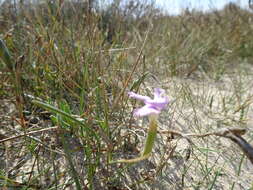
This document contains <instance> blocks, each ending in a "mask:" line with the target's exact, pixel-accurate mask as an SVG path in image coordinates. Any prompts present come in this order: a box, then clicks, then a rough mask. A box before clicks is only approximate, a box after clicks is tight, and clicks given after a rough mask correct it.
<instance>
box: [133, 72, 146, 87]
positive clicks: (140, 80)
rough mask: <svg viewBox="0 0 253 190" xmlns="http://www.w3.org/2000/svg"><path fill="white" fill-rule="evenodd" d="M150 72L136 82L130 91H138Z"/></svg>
mask: <svg viewBox="0 0 253 190" xmlns="http://www.w3.org/2000/svg"><path fill="white" fill-rule="evenodd" d="M148 74H149V72H146V73H144V74H143V75H142V76H141V77H140V78H139V79H137V80H135V81H134V83H133V85H132V86H131V88H130V91H132V90H134V89H137V88H139V87H140V85H141V83H143V81H144V80H145V78H146V77H147V76H148Z"/></svg>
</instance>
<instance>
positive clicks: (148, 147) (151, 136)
mask: <svg viewBox="0 0 253 190" xmlns="http://www.w3.org/2000/svg"><path fill="white" fill-rule="evenodd" d="M149 119H150V123H149V129H148V136H147V139H146V143H145V147H144V150H143V153H142V156H145V155H147V154H150V153H151V152H152V149H153V146H154V143H155V139H156V135H157V119H156V117H154V116H153V115H152V116H150V118H149Z"/></svg>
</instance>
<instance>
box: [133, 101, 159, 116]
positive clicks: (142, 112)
mask: <svg viewBox="0 0 253 190" xmlns="http://www.w3.org/2000/svg"><path fill="white" fill-rule="evenodd" d="M159 113H160V110H157V109H156V108H154V107H152V106H151V105H148V104H147V105H145V106H143V107H141V108H139V109H135V110H134V116H135V117H143V116H146V115H150V114H159Z"/></svg>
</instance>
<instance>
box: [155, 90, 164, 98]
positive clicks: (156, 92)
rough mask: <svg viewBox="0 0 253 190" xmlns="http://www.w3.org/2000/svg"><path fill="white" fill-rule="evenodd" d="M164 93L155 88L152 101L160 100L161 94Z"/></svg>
mask: <svg viewBox="0 0 253 190" xmlns="http://www.w3.org/2000/svg"><path fill="white" fill-rule="evenodd" d="M164 93H165V90H163V89H161V88H155V89H154V99H157V98H160V97H161V95H162V94H164Z"/></svg>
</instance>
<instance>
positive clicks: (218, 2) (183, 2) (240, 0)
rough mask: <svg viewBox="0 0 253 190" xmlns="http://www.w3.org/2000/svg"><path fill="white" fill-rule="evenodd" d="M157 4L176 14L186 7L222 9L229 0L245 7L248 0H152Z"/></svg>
mask: <svg viewBox="0 0 253 190" xmlns="http://www.w3.org/2000/svg"><path fill="white" fill-rule="evenodd" d="M154 1H155V3H156V4H157V5H158V6H161V7H162V8H163V9H164V11H166V12H169V13H170V14H178V13H180V11H181V10H182V9H184V8H186V7H189V8H190V9H192V8H195V9H200V10H203V11H207V10H210V9H222V8H223V7H224V5H226V4H227V3H229V2H234V3H237V4H239V5H241V6H242V7H247V4H248V0H154Z"/></svg>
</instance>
